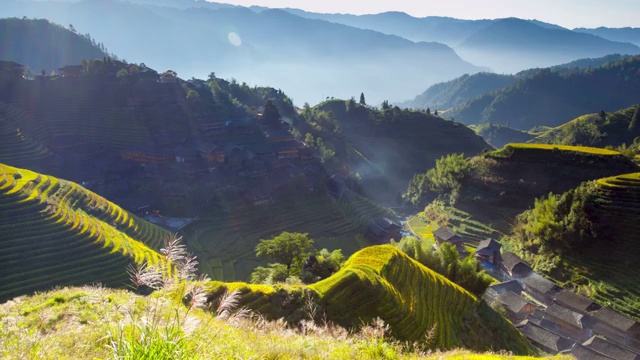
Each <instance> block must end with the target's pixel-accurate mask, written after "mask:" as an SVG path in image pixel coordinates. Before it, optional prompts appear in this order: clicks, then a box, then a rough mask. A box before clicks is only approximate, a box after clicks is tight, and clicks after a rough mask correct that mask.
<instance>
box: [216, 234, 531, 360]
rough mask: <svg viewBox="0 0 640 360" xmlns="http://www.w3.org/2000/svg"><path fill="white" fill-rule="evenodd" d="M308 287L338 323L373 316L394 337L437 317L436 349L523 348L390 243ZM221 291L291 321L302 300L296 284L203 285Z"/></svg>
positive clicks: (482, 307)
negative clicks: (227, 291) (290, 285)
mask: <svg viewBox="0 0 640 360" xmlns="http://www.w3.org/2000/svg"><path fill="white" fill-rule="evenodd" d="M308 289H309V290H312V291H313V292H315V293H316V294H317V295H316V296H317V297H318V300H317V302H318V303H319V304H320V310H323V311H326V316H327V317H328V319H329V320H331V321H335V322H337V323H338V324H341V325H343V326H347V327H353V326H356V327H359V326H361V325H362V324H363V323H365V324H366V323H368V322H369V321H371V320H372V319H375V318H376V317H380V318H381V319H382V320H383V321H384V322H385V323H386V324H388V325H389V327H390V331H391V333H392V334H393V335H394V337H396V338H399V339H403V340H411V341H413V340H418V339H423V338H424V336H425V335H426V334H427V332H429V330H430V329H432V327H433V326H434V324H437V326H435V335H433V336H435V338H434V339H432V341H433V346H434V347H436V348H440V349H450V348H455V347H460V346H462V347H465V348H469V349H474V350H480V351H483V350H487V349H493V350H497V349H504V350H509V351H513V352H515V353H516V354H526V353H529V352H530V350H529V348H528V345H527V343H526V340H524V338H523V337H522V335H521V334H519V333H518V332H517V330H515V328H514V327H513V326H512V325H511V324H509V323H508V322H507V321H506V320H504V318H502V317H501V316H499V315H498V314H497V313H495V312H494V311H493V310H490V309H489V308H488V307H487V305H486V304H484V303H483V302H481V301H478V300H477V299H476V298H475V297H474V296H473V295H471V294H470V293H468V292H467V291H466V290H464V289H462V288H460V287H458V286H457V285H455V284H453V283H451V282H450V281H449V280H447V279H446V278H444V277H442V276H441V275H439V274H436V273H435V272H433V271H431V270H430V269H428V268H426V267H424V266H422V265H421V264H419V263H417V262H416V261H414V260H412V259H410V258H409V257H408V256H407V255H406V254H404V253H402V252H401V251H399V250H397V249H396V248H394V247H392V246H389V245H381V246H373V247H369V248H365V249H363V250H360V251H359V252H357V253H356V254H354V255H352V256H351V258H350V259H349V260H348V261H347V262H346V263H345V265H344V266H343V267H342V269H341V270H340V271H339V272H338V273H336V274H334V275H333V276H331V277H329V278H327V279H325V280H323V281H321V282H318V283H316V284H313V285H309V286H308ZM225 290H230V291H234V290H241V294H242V297H241V299H240V305H241V306H246V307H248V308H249V309H251V310H254V311H256V312H258V313H260V314H263V315H265V316H267V317H268V318H270V319H276V318H279V317H280V316H282V313H283V312H284V313H285V314H292V316H290V317H289V321H293V320H294V319H295V316H296V310H298V312H297V316H300V309H301V308H302V307H303V306H304V301H303V294H302V292H303V289H300V288H297V287H292V288H289V289H287V288H286V287H280V286H265V285H248V284H244V283H227V284H225V283H219V282H213V283H211V284H210V291H211V292H212V296H214V298H215V297H219V296H221V295H222V294H223V292H224V291H225ZM285 299H289V300H288V301H287V300H285ZM284 301H286V305H287V306H286V307H283V306H282V305H281V304H282V302H284Z"/></svg>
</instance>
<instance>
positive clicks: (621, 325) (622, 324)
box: [590, 307, 638, 331]
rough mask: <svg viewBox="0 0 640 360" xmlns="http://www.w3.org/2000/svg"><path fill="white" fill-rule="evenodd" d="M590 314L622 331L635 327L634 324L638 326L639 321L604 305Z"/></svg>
mask: <svg viewBox="0 0 640 360" xmlns="http://www.w3.org/2000/svg"><path fill="white" fill-rule="evenodd" d="M590 315H591V316H593V317H594V318H596V319H598V320H600V321H602V322H603V323H605V324H607V325H609V326H612V327H614V328H616V329H618V330H620V331H629V330H631V328H632V327H634V325H635V326H636V327H638V322H637V321H635V320H633V319H630V318H628V317H626V316H624V315H622V314H619V313H617V312H615V311H613V310H612V309H611V308H608V307H603V308H602V309H600V310H596V311H593V312H591V313H590Z"/></svg>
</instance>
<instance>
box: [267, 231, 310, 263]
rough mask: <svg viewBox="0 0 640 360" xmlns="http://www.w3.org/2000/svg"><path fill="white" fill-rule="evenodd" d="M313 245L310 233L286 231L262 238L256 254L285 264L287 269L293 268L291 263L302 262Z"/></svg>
mask: <svg viewBox="0 0 640 360" xmlns="http://www.w3.org/2000/svg"><path fill="white" fill-rule="evenodd" d="M312 247H313V240H311V239H309V234H302V233H290V232H286V231H285V232H283V233H282V234H280V235H278V236H275V237H273V238H271V239H266V240H260V243H259V244H258V246H256V255H257V256H258V257H266V258H269V259H271V260H273V261H276V262H278V263H281V264H284V265H286V266H287V270H291V265H292V264H293V263H294V262H296V261H297V262H299V263H301V262H302V261H303V260H304V258H305V257H306V255H307V254H308V252H309V250H310V249H311V248H312Z"/></svg>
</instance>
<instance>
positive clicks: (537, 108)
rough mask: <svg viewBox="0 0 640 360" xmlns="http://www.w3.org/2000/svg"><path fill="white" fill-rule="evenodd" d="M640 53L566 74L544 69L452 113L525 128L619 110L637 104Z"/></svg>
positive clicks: (476, 121)
mask: <svg viewBox="0 0 640 360" xmlns="http://www.w3.org/2000/svg"><path fill="white" fill-rule="evenodd" d="M639 68H640V57H638V56H635V57H632V58H628V59H624V60H620V61H616V62H610V63H606V64H604V65H602V66H600V67H596V68H590V69H583V70H576V71H570V72H563V71H557V70H551V69H544V70H541V71H538V72H536V73H535V74H534V75H532V76H528V77H524V78H521V79H519V80H518V81H516V82H515V83H513V84H511V85H509V86H507V87H505V88H503V89H500V90H497V91H494V92H491V93H486V94H484V95H482V96H480V97H477V98H475V99H472V100H469V101H467V102H466V103H464V104H462V105H459V106H457V107H455V108H453V109H451V110H450V111H447V117H450V118H455V119H456V121H459V122H462V123H465V124H479V123H491V124H502V125H507V124H509V126H510V127H513V128H516V129H522V130H528V129H532V128H534V127H537V126H558V125H561V124H563V123H565V122H567V121H569V120H571V119H574V118H576V117H578V116H580V115H583V114H587V113H592V112H596V111H600V110H604V111H605V112H609V111H615V110H617V109H622V108H625V107H628V106H631V105H633V104H635V103H637V102H638V99H637V95H636V94H638V92H639V91H640V75H638V74H640V73H639V72H638V69H639Z"/></svg>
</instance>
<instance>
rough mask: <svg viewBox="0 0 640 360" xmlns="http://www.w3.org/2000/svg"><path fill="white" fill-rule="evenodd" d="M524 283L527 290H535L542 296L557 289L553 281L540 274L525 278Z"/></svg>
mask: <svg viewBox="0 0 640 360" xmlns="http://www.w3.org/2000/svg"><path fill="white" fill-rule="evenodd" d="M522 283H523V284H524V285H525V288H531V289H534V290H536V291H538V292H540V293H542V294H546V293H548V292H549V291H551V290H553V289H554V288H556V287H557V285H556V284H555V283H554V282H553V281H551V280H549V279H545V278H544V277H543V276H542V275H540V274H538V273H533V274H531V275H529V276H527V277H525V278H523V279H522Z"/></svg>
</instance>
